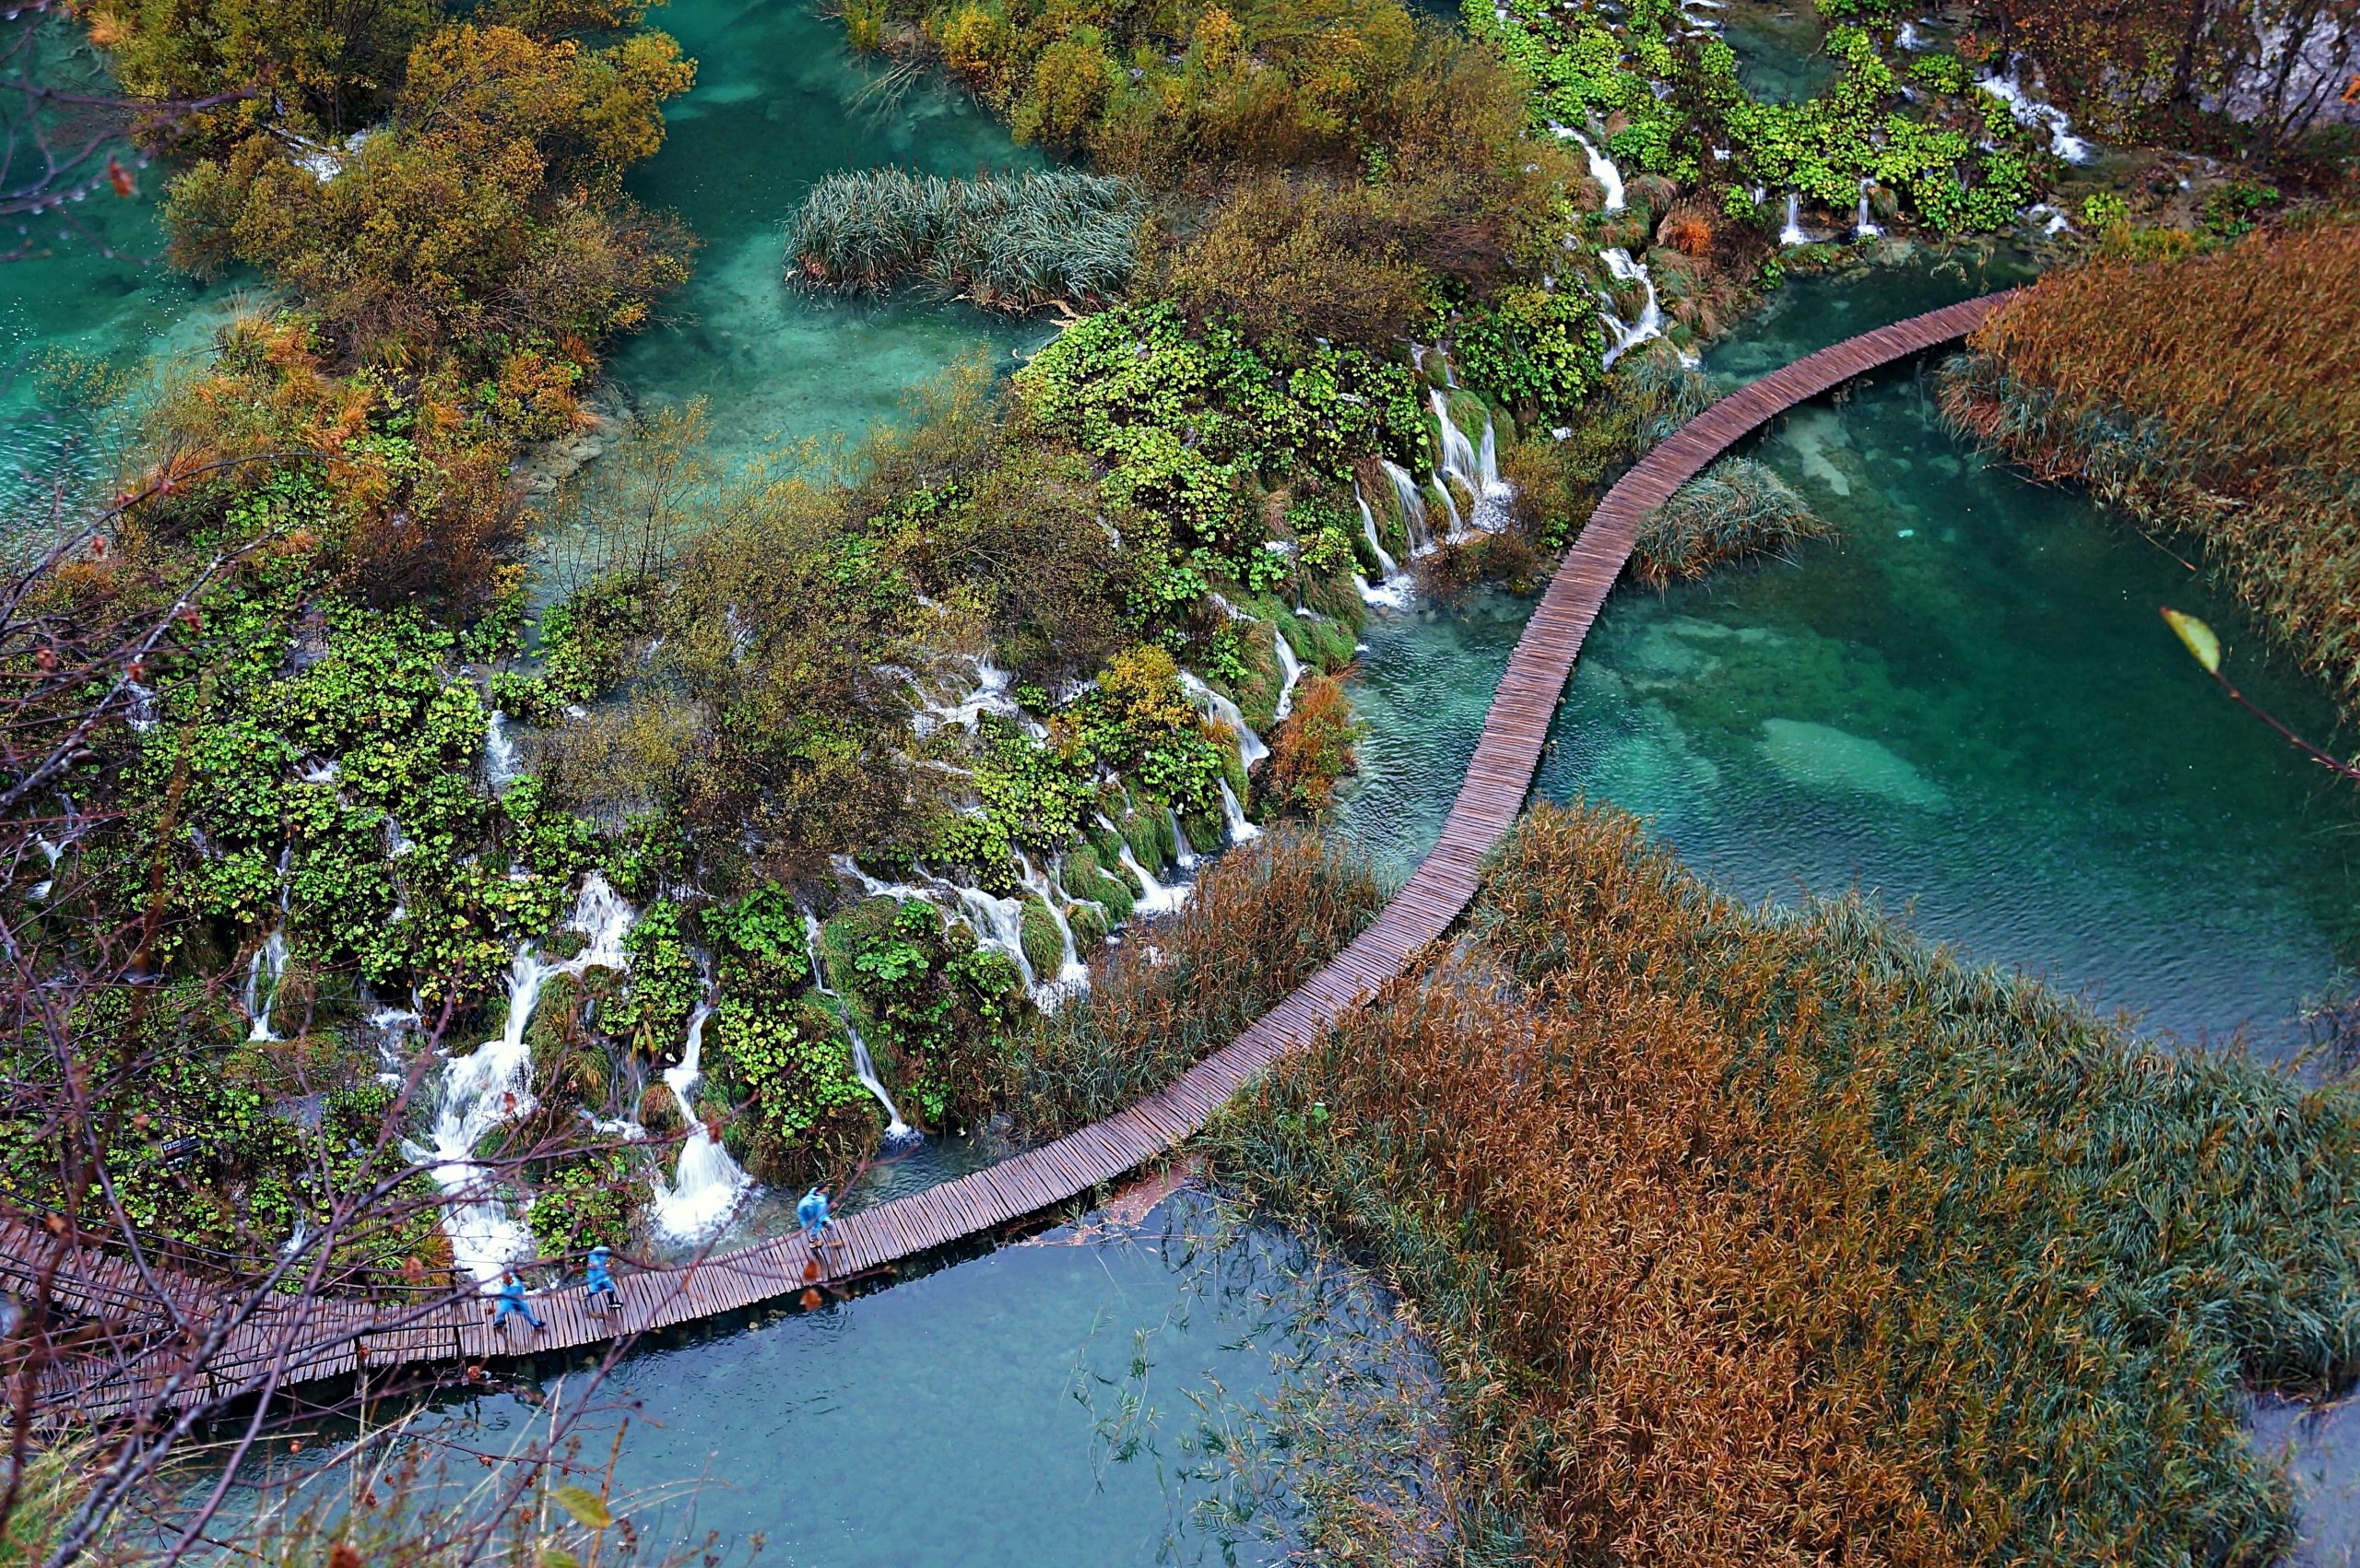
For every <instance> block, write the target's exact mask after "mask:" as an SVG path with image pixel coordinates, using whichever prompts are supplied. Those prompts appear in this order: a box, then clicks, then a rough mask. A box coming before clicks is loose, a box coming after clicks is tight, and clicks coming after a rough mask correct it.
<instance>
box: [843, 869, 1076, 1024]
mask: <svg viewBox="0 0 2360 1568" xmlns="http://www.w3.org/2000/svg"><path fill="white" fill-rule="evenodd" d="M829 864H831V865H832V866H833V867H835V868H836V870H837V871H838V872H839V873H841V874H842V875H844V876H846V877H849V878H852V879H853V880H854V881H855V882H858V883H859V884H860V885H861V888H862V890H864V891H866V892H867V894H868V895H869V896H870V897H872V898H887V899H892V900H894V901H895V902H902V901H904V900H908V899H916V900H918V901H919V902H922V903H930V904H932V905H934V906H935V907H936V908H937V909H940V910H942V912H943V914H946V915H947V916H949V917H950V919H953V920H957V921H960V922H962V923H963V924H964V925H966V927H967V928H968V929H969V930H971V931H973V933H974V934H975V940H976V941H977V942H979V943H981V944H982V945H983V946H985V947H986V948H997V949H999V950H1000V951H1001V952H1003V953H1006V954H1007V955H1008V956H1009V960H1010V961H1013V962H1014V963H1015V965H1016V972H1017V973H1018V974H1020V975H1021V976H1022V977H1023V981H1024V988H1025V989H1026V990H1028V991H1030V990H1032V989H1034V988H1035V984H1036V982H1035V979H1034V976H1033V973H1032V961H1030V960H1029V959H1027V958H1026V957H1025V956H1024V905H1023V902H1021V900H1018V899H1003V898H995V897H993V896H992V895H991V894H989V893H987V892H985V891H984V890H983V889H981V888H969V887H962V886H960V885H959V884H958V883H956V882H950V881H946V880H945V879H943V878H939V877H936V878H931V880H932V881H933V882H934V883H935V886H934V887H931V888H917V887H912V886H911V885H910V884H909V883H907V882H884V881H879V879H878V878H874V877H872V876H870V875H869V874H868V873H867V872H866V871H864V870H862V869H861V868H860V867H859V866H858V865H856V864H855V862H854V860H853V858H852V856H851V855H837V856H835V857H834V858H833V859H832V860H831V861H830V863H829ZM920 874H921V875H924V873H923V872H921V873H920ZM938 892H941V893H948V894H950V896H951V897H953V898H955V899H957V900H958V901H959V903H960V907H959V908H958V909H950V908H947V907H945V906H944V904H943V902H942V900H941V899H939V898H938V897H937V896H936V894H937V893H938Z"/></svg>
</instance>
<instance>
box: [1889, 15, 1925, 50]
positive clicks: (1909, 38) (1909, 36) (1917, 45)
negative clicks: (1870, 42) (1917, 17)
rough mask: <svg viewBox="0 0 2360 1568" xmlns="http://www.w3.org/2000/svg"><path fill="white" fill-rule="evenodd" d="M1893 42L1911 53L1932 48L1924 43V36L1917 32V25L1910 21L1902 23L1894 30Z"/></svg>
mask: <svg viewBox="0 0 2360 1568" xmlns="http://www.w3.org/2000/svg"><path fill="white" fill-rule="evenodd" d="M1893 41H1894V43H1896V44H1898V45H1900V46H1901V47H1902V48H1904V49H1906V50H1908V51H1910V52H1911V53H1917V52H1918V51H1920V50H1924V49H1929V48H1931V47H1932V45H1930V44H1929V43H1928V42H1927V41H1926V39H1925V35H1924V34H1922V33H1920V32H1919V31H1918V30H1917V23H1916V22H1912V21H1904V22H1903V23H1902V24H1901V26H1899V27H1898V28H1896V29H1894V34H1893Z"/></svg>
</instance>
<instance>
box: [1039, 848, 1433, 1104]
mask: <svg viewBox="0 0 2360 1568" xmlns="http://www.w3.org/2000/svg"><path fill="white" fill-rule="evenodd" d="M1385 897H1386V893H1385V889H1384V888H1383V886H1382V885H1381V884H1380V883H1379V882H1378V881H1377V878H1376V877H1375V873H1374V872H1372V871H1371V870H1370V869H1369V868H1368V867H1365V866H1363V865H1361V864H1359V863H1358V862H1356V861H1353V860H1351V859H1349V858H1348V857H1347V856H1346V855H1345V853H1344V852H1343V851H1341V850H1339V849H1338V848H1336V847H1334V846H1333V845H1330V844H1326V843H1321V842H1320V841H1319V840H1318V839H1317V838H1316V837H1312V836H1309V835H1302V834H1296V833H1292V832H1285V831H1279V832H1272V833H1268V834H1265V835H1264V836H1263V837H1262V838H1260V839H1257V840H1256V841H1254V842H1253V843H1250V844H1246V845H1244V846H1241V847H1239V848H1237V849H1233V850H1232V851H1230V852H1229V853H1228V854H1227V855H1222V856H1221V859H1220V860H1219V861H1217V862H1215V863H1214V865H1213V866H1212V867H1211V869H1209V870H1208V871H1207V872H1206V873H1205V874H1204V876H1203V877H1202V878H1200V879H1199V880H1198V883H1197V886H1196V889H1195V890H1194V891H1193V892H1192V893H1191V894H1190V895H1189V899H1188V902H1187V903H1186V905H1184V906H1183V907H1182V909H1181V911H1180V913H1179V914H1176V915H1174V916H1173V917H1172V918H1170V919H1169V920H1163V921H1158V922H1157V923H1155V924H1154V925H1148V926H1146V927H1144V928H1142V929H1141V930H1139V932H1138V933H1137V934H1136V935H1135V936H1133V937H1132V938H1131V939H1130V940H1128V941H1127V942H1126V943H1124V945H1123V946H1121V947H1120V948H1117V949H1114V950H1113V951H1112V952H1111V953H1110V954H1109V955H1108V956H1107V957H1106V958H1104V959H1102V960H1101V961H1099V962H1098V963H1096V964H1094V965H1092V973H1091V986H1090V990H1089V992H1088V993H1087V994H1086V995H1085V996H1083V997H1081V998H1080V1000H1077V1001H1075V1002H1073V1003H1070V1004H1068V1006H1066V1007H1064V1008H1060V1009H1058V1010H1057V1011H1056V1012H1054V1013H1049V1014H1044V1015H1043V1016H1042V1017H1041V1018H1040V1019H1038V1020H1036V1021H1035V1022H1034V1023H1033V1024H1032V1025H1031V1026H1030V1029H1029V1032H1028V1033H1027V1034H1026V1036H1025V1037H1024V1038H1023V1039H1022V1040H1021V1041H1020V1042H1019V1043H1018V1047H1017V1050H1016V1052H1015V1054H1014V1060H1015V1062H1016V1074H1017V1078H1018V1083H1017V1091H1016V1093H1015V1095H1014V1097H1013V1099H1014V1104H1013V1111H1014V1114H1015V1116H1016V1119H1017V1122H1018V1124H1019V1126H1020V1127H1021V1130H1023V1131H1025V1132H1026V1133H1028V1134H1031V1135H1033V1136H1036V1137H1050V1136H1054V1135H1056V1134H1058V1133H1061V1132H1064V1131H1067V1130H1068V1129H1069V1128H1072V1127H1076V1126H1081V1125H1082V1124H1083V1123H1086V1122H1092V1121H1096V1120H1098V1119H1099V1118H1101V1117H1103V1116H1105V1115H1108V1114H1112V1113H1113V1112H1115V1111H1118V1110H1120V1109H1122V1108H1123V1107H1124V1106H1126V1105H1128V1104H1130V1103H1131V1102H1133V1101H1136V1100H1138V1099H1139V1098H1140V1097H1141V1096H1143V1095H1145V1094H1149V1093H1150V1092H1152V1091H1155V1090H1158V1089H1161V1088H1162V1087H1163V1086H1164V1085H1165V1084H1167V1083H1169V1082H1171V1081H1172V1079H1174V1078H1176V1077H1178V1076H1179V1075H1180V1073H1181V1072H1182V1071H1183V1070H1185V1069H1186V1068H1187V1067H1190V1066H1191V1065H1193V1064H1194V1063H1195V1062H1196V1061H1197V1060H1198V1058H1199V1057H1202V1056H1204V1055H1208V1054H1209V1053H1210V1052H1212V1051H1215V1050H1217V1049H1219V1048H1220V1047H1221V1046H1222V1045H1225V1044H1227V1043H1229V1042H1230V1041H1231V1040H1232V1039H1233V1038H1235V1037H1236V1036H1237V1035H1238V1034H1240V1033H1242V1032H1244V1031H1245V1028H1246V1027H1247V1026H1248V1025H1249V1024H1251V1023H1253V1021H1254V1020H1256V1019H1257V1018H1259V1017H1261V1016H1262V1014H1264V1013H1265V1012H1268V1010H1269V1009H1270V1008H1272V1007H1273V1006H1275V1005H1276V1004H1277V1003H1278V1002H1279V1001H1280V998H1282V997H1284V996H1286V994H1287V993H1288V992H1290V991H1292V990H1293V989H1294V988H1295V987H1296V986H1297V985H1300V984H1303V982H1304V981H1305V980H1307V979H1309V978H1310V977H1311V975H1312V973H1313V972H1314V971H1316V969H1318V967H1319V966H1320V965H1321V964H1323V963H1326V962H1327V961H1328V960H1329V959H1331V958H1333V957H1335V956H1336V954H1337V953H1338V952H1339V951H1341V950H1342V949H1343V947H1344V945H1345V944H1346V943H1347V942H1350V941H1351V939H1352V938H1353V937H1355V936H1358V935H1359V934H1360V931H1361V929H1362V927H1363V926H1365V925H1367V924H1368V923H1369V922H1370V921H1371V920H1374V919H1375V917H1376V914H1377V911H1378V910H1380V909H1382V908H1383V907H1384V905H1385Z"/></svg>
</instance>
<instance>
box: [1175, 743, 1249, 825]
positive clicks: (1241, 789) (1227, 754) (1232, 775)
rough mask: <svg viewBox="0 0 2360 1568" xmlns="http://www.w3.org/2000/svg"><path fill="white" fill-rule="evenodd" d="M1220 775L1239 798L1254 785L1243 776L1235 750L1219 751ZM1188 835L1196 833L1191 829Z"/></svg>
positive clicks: (1242, 768)
mask: <svg viewBox="0 0 2360 1568" xmlns="http://www.w3.org/2000/svg"><path fill="white" fill-rule="evenodd" d="M1221 777H1223V778H1225V779H1227V780H1228V781H1229V788H1230V793H1231V794H1233V795H1234V796H1237V798H1238V799H1240V800H1243V799H1245V792H1246V791H1247V790H1249V789H1251V788H1253V787H1254V786H1253V781H1252V780H1250V779H1248V778H1247V777H1246V776H1245V762H1243V761H1242V760H1239V758H1238V755H1237V753H1236V752H1235V751H1233V750H1223V751H1222V752H1221ZM1188 836H1189V837H1190V838H1191V839H1194V838H1195V837H1196V836H1197V835H1196V834H1195V833H1194V832H1193V831H1192V832H1190V833H1189V835H1188ZM1198 847H1200V848H1201V847H1202V846H1201V845H1199V846H1198Z"/></svg>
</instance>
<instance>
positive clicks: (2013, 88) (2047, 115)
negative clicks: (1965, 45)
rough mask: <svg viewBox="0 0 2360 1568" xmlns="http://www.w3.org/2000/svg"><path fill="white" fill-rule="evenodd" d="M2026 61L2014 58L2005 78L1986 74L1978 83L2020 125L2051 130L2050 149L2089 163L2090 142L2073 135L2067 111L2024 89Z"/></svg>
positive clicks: (2072, 159) (2065, 156) (2057, 153)
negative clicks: (2006, 108)
mask: <svg viewBox="0 0 2360 1568" xmlns="http://www.w3.org/2000/svg"><path fill="white" fill-rule="evenodd" d="M2023 65H2024V62H2023V61H2022V60H2021V59H2014V58H2012V59H2010V60H2009V62H2008V74H2007V75H2006V76H2004V77H1998V76H1993V77H1984V78H1982V79H1981V80H1980V81H1978V82H1976V84H1975V85H1976V87H1978V88H1982V89H1983V90H1984V91H1985V92H1988V93H1989V94H1990V95H1991V96H1992V97H1994V98H1996V99H1998V100H2000V102H2002V103H2004V104H2006V105H2007V106H2008V112H2009V113H2010V114H2012V115H2013V116H2014V117H2015V121H2016V124H2019V125H2035V126H2038V127H2039V128H2040V129H2042V130H2044V131H2047V133H2048V150H2049V151H2050V152H2052V153H2054V154H2055V155H2056V156H2058V157H2059V158H2061V159H2064V160H2065V161H2066V162H2068V163H2087V162H2088V161H2089V160H2090V144H2089V143H2087V142H2085V141H2083V139H2082V138H2081V137H2079V136H2075V135H2073V123H2072V122H2071V120H2069V119H2067V118H2066V115H2065V111H2063V110H2062V109H2059V108H2058V107H2057V105H2055V104H2053V103H2043V102H2042V101H2040V100H2038V99H2036V98H2035V97H2033V96H2032V95H2031V94H2030V93H2028V92H2026V91H2025V90H2024V82H2023V80H2022V79H2021V77H2020V74H2019V73H2020V72H2021V71H2022V69H2023Z"/></svg>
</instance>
